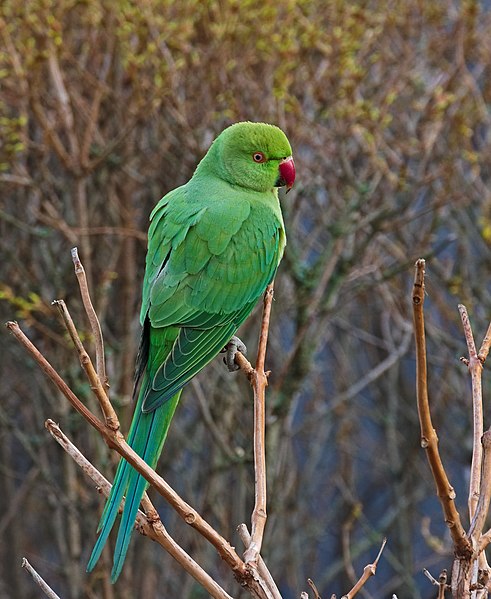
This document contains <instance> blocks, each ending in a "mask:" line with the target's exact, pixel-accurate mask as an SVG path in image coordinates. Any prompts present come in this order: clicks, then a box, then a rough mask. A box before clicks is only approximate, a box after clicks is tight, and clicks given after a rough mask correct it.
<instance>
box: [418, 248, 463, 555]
mask: <svg viewBox="0 0 491 599" xmlns="http://www.w3.org/2000/svg"><path fill="white" fill-rule="evenodd" d="M424 269H425V261H424V260H422V259H420V260H418V261H417V262H416V265H415V275H414V285H413V291H412V302H413V323H414V338H415V342H416V394H417V402H418V415H419V422H420V427H421V446H422V447H423V448H424V449H425V451H426V457H427V458H428V462H429V465H430V468H431V472H432V474H433V479H434V481H435V485H436V489H437V495H438V498H439V500H440V503H441V506H442V510H443V513H444V516H445V522H446V524H447V526H448V528H449V530H450V534H451V536H452V541H453V544H454V548H455V554H456V556H458V557H460V558H466V559H469V558H470V556H471V555H472V546H471V543H470V541H469V538H468V537H467V535H466V533H465V530H464V528H463V526H462V523H461V521H460V515H459V513H458V511H457V508H456V507H455V501H454V500H455V491H454V488H453V487H452V485H451V484H450V482H449V480H448V477H447V474H446V472H445V469H444V467H443V463H442V461H441V458H440V453H439V451H438V437H437V434H436V431H435V429H434V428H433V423H432V420H431V413H430V405H429V398H428V387H427V371H426V340H425V327H424V311H423V305H424V295H425V285H424V275H425V270H424Z"/></svg>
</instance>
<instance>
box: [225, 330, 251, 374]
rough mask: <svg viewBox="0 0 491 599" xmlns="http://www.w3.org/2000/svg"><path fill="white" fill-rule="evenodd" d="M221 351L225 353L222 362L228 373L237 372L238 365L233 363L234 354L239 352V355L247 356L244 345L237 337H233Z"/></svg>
mask: <svg viewBox="0 0 491 599" xmlns="http://www.w3.org/2000/svg"><path fill="white" fill-rule="evenodd" d="M223 351H224V352H225V357H224V358H223V361H224V363H225V364H226V365H227V368H228V370H229V372H235V371H236V370H239V365H238V364H236V363H235V354H236V353H237V352H238V351H240V353H241V354H244V356H247V347H246V346H245V344H244V343H242V341H241V340H240V339H239V338H238V337H235V336H234V337H232V339H230V341H229V342H228V343H227V345H226V346H225V348H224V350H223Z"/></svg>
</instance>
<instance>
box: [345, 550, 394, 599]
mask: <svg viewBox="0 0 491 599" xmlns="http://www.w3.org/2000/svg"><path fill="white" fill-rule="evenodd" d="M386 543H387V539H383V541H382V545H381V547H380V549H379V552H378V554H377V557H376V558H375V561H374V562H373V563H372V564H367V565H366V566H365V567H364V568H363V574H362V575H361V576H360V579H359V580H358V582H357V583H356V584H355V586H354V587H353V588H352V589H351V591H349V592H348V593H347V594H346V595H343V596H342V597H341V599H353V597H354V596H355V595H356V594H357V593H358V591H359V590H360V589H361V588H363V587H364V586H365V583H366V581H367V580H368V579H369V578H370V577H371V576H375V573H376V571H377V565H378V562H379V559H380V557H381V555H382V551H383V550H384V547H385V544H386Z"/></svg>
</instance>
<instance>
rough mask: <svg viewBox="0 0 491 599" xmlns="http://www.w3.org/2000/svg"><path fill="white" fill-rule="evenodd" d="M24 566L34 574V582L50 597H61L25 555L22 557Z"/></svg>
mask: <svg viewBox="0 0 491 599" xmlns="http://www.w3.org/2000/svg"><path fill="white" fill-rule="evenodd" d="M22 567H23V568H25V569H26V570H27V571H28V572H29V574H30V575H31V576H32V578H33V580H34V582H35V583H36V584H37V585H39V586H40V587H41V589H42V591H43V593H44V594H45V595H46V597H49V599H60V597H59V595H57V594H56V593H55V592H54V591H53V589H52V588H51V587H50V586H49V585H48V583H47V582H46V581H45V580H44V579H43V578H41V576H39V574H38V573H37V572H36V570H35V569H34V568H33V567H32V566H31V564H30V563H29V562H28V561H27V559H26V558H25V557H23V558H22Z"/></svg>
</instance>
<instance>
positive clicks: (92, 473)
mask: <svg viewBox="0 0 491 599" xmlns="http://www.w3.org/2000/svg"><path fill="white" fill-rule="evenodd" d="M45 426H46V428H47V429H48V431H49V432H50V433H51V435H52V437H53V438H54V439H55V440H56V441H57V442H58V443H59V444H60V445H61V447H63V449H64V450H65V451H66V452H67V453H68V455H69V456H70V457H72V458H73V460H74V461H75V462H76V463H77V464H78V465H79V466H80V468H81V469H82V470H83V471H84V472H85V474H87V475H88V476H89V477H90V478H91V479H92V480H93V481H94V483H95V484H96V485H97V488H98V489H99V490H100V491H101V492H102V494H103V495H104V496H105V497H108V496H109V492H110V491H111V484H110V482H109V481H108V480H107V479H106V478H105V477H104V476H103V475H102V474H101V473H100V472H99V471H98V470H97V468H95V467H94V466H93V465H92V464H91V463H90V462H89V460H87V458H86V457H85V456H84V455H83V454H82V453H81V452H80V451H79V449H78V448H77V447H76V446H75V445H74V444H73V443H72V442H71V441H70V439H68V437H67V436H66V435H65V434H64V433H63V432H62V430H61V429H60V427H59V426H58V425H57V424H56V423H55V422H53V421H52V420H47V421H46V422H45ZM145 502H146V505H145V512H146V513H145V514H144V513H143V512H142V511H141V510H138V513H137V516H136V525H137V526H136V529H137V530H138V532H140V534H143V535H145V536H147V537H148V538H149V539H152V541H155V542H156V543H158V544H159V545H160V546H161V547H163V548H164V549H165V550H166V551H167V552H168V553H169V554H170V555H171V556H172V557H173V558H174V559H175V560H176V561H177V562H178V563H179V564H180V565H181V566H182V567H183V568H184V569H185V570H186V572H188V573H189V574H190V575H191V576H192V577H193V578H194V579H195V580H196V581H197V582H199V583H200V584H201V585H202V586H203V587H204V588H205V589H206V590H207V591H208V593H210V595H211V596H212V597H215V598H216V599H232V597H231V596H230V595H229V594H228V593H227V592H226V591H224V589H222V587H221V586H220V585H219V584H218V583H217V582H216V581H215V580H213V578H211V576H210V575H209V574H207V573H206V572H205V571H204V570H203V569H202V568H201V566H200V565H199V564H198V563H196V562H195V561H194V560H193V558H192V557H191V556H190V555H188V554H187V553H186V552H185V551H184V549H182V547H181V546H180V545H178V544H177V543H176V542H175V541H174V539H173V538H172V537H171V536H170V535H169V533H168V532H167V530H166V529H165V527H164V525H163V524H162V521H161V520H160V517H159V515H158V513H157V511H156V510H155V508H154V506H153V504H152V503H151V502H150V500H149V499H148V498H146V500H145ZM142 503H143V502H142ZM123 505H124V500H123V502H122V504H121V506H120V511H121V510H122V508H123Z"/></svg>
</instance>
